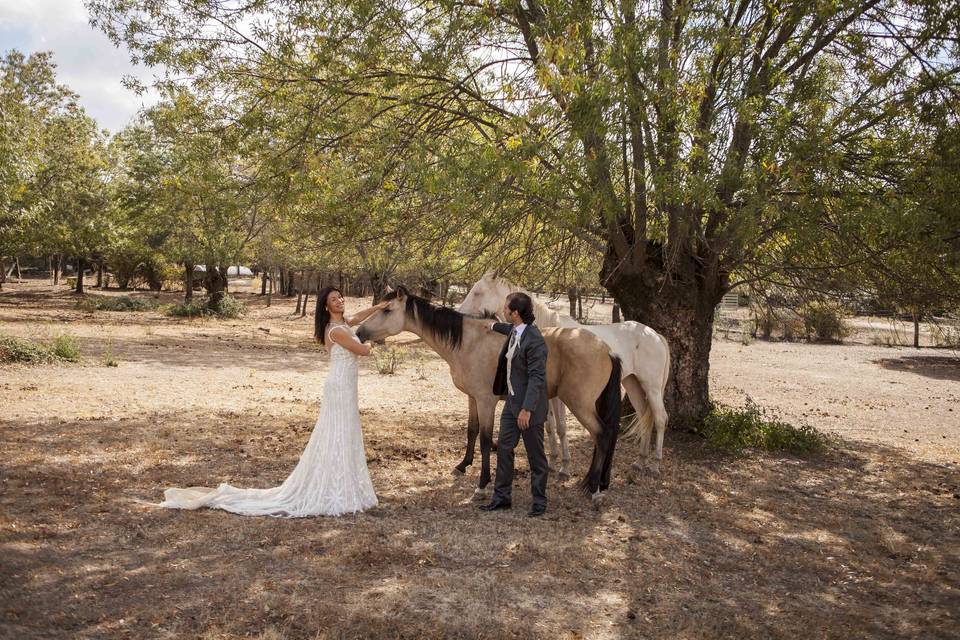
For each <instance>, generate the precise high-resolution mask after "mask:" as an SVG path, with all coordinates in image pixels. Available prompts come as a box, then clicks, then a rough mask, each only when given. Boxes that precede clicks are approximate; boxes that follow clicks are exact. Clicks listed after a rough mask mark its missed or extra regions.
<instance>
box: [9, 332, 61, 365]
mask: <svg viewBox="0 0 960 640" xmlns="http://www.w3.org/2000/svg"><path fill="white" fill-rule="evenodd" d="M79 360H80V347H79V344H78V343H77V339H76V338H75V337H74V336H71V335H68V334H63V335H59V336H57V337H56V338H54V339H53V340H52V341H51V342H50V343H49V344H46V345H44V344H37V343H35V342H32V341H29V340H23V339H21V338H14V337H11V336H0V363H2V362H19V363H24V364H50V363H54V362H63V361H66V362H77V361H79Z"/></svg>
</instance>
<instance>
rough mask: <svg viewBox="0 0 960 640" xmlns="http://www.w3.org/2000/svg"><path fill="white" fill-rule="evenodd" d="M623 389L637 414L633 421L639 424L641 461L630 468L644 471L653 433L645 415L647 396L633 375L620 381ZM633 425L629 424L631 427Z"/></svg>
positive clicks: (648, 406) (648, 409) (648, 408)
mask: <svg viewBox="0 0 960 640" xmlns="http://www.w3.org/2000/svg"><path fill="white" fill-rule="evenodd" d="M621 384H622V385H623V388H624V389H625V390H626V392H627V397H628V398H630V404H631V405H633V408H634V410H635V411H636V412H637V413H636V417H635V418H634V420H637V421H639V422H640V429H642V431H641V433H640V455H641V459H640V460H637V461H635V462H634V463H633V464H631V465H630V466H631V467H633V468H634V469H636V470H637V471H641V472H643V471H646V468H647V466H646V465H647V461H648V458H649V456H650V437H651V435H652V431H653V424H652V422H651V421H650V416H649V415H647V414H648V412H649V411H650V408H651V406H650V404H649V403H648V402H647V395H646V394H645V393H644V387H643V386H642V385H641V384H640V381H639V380H638V379H637V377H636V376H635V375H631V376H627V377H626V378H624V379H623V380H622V381H621ZM632 425H633V423H631V426H632Z"/></svg>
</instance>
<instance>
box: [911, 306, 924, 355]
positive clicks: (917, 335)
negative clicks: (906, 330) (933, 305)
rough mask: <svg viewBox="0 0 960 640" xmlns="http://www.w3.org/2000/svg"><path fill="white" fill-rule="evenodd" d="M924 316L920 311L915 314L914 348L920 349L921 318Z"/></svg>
mask: <svg viewBox="0 0 960 640" xmlns="http://www.w3.org/2000/svg"><path fill="white" fill-rule="evenodd" d="M922 315H923V314H922V313H921V312H919V311H914V312H913V348H914V349H919V348H920V318H921V316H922Z"/></svg>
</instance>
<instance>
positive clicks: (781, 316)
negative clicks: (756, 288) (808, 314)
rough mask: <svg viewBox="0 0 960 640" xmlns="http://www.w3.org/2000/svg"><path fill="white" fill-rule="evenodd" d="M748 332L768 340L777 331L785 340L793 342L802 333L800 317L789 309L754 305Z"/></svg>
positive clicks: (802, 327) (802, 326)
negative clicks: (751, 323)
mask: <svg viewBox="0 0 960 640" xmlns="http://www.w3.org/2000/svg"><path fill="white" fill-rule="evenodd" d="M750 333H751V334H752V335H753V336H754V337H757V336H759V337H761V338H763V339H764V340H769V339H771V338H773V337H774V334H775V333H779V334H780V337H781V338H782V339H784V340H786V341H787V342H793V341H794V340H797V339H798V338H800V337H801V336H803V335H804V325H803V320H802V318H801V317H800V316H799V315H797V313H796V312H794V311H792V310H791V309H785V308H774V307H772V306H761V305H756V306H754V307H753V326H752V327H751V329H750Z"/></svg>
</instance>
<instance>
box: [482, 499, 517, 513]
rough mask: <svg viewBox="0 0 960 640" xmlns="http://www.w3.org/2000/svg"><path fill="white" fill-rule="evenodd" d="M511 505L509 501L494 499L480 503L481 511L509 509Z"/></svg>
mask: <svg viewBox="0 0 960 640" xmlns="http://www.w3.org/2000/svg"><path fill="white" fill-rule="evenodd" d="M511 506H513V505H512V504H511V503H509V502H506V501H504V500H494V501H493V502H491V503H490V504H483V505H480V510H481V511H496V510H497V509H509V508H510V507H511Z"/></svg>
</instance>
